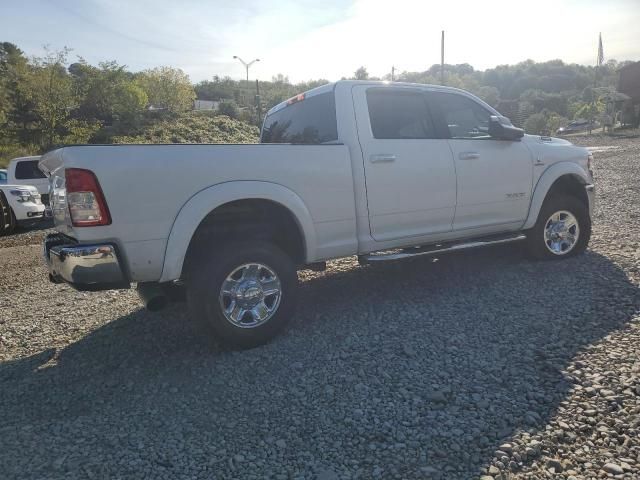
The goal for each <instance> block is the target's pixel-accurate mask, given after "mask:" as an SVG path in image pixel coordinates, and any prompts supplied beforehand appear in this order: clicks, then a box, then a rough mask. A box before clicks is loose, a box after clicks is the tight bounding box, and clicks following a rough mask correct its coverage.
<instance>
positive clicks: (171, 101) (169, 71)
mask: <svg viewBox="0 0 640 480" xmlns="http://www.w3.org/2000/svg"><path fill="white" fill-rule="evenodd" d="M137 81H138V85H140V87H142V89H143V90H144V91H145V92H146V94H147V97H148V99H149V104H150V105H153V106H154V107H159V108H166V109H167V110H169V111H170V112H174V113H177V112H185V111H187V110H191V109H192V108H193V101H194V100H195V99H196V93H195V91H194V89H193V86H192V85H191V82H190V81H189V76H188V75H187V74H186V73H184V72H183V71H182V70H180V69H179V68H171V67H158V68H154V69H151V70H145V71H144V72H142V73H141V74H139V75H138V79H137Z"/></svg>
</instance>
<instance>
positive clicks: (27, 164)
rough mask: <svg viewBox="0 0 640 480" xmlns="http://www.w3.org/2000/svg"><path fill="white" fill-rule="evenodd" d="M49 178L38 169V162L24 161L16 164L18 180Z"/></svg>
mask: <svg viewBox="0 0 640 480" xmlns="http://www.w3.org/2000/svg"><path fill="white" fill-rule="evenodd" d="M32 178H47V177H46V175H45V174H44V173H42V172H41V171H40V169H39V168H38V160H23V161H21V162H18V163H17V164H16V180H30V179H32Z"/></svg>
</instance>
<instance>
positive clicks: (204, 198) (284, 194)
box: [160, 181, 316, 282]
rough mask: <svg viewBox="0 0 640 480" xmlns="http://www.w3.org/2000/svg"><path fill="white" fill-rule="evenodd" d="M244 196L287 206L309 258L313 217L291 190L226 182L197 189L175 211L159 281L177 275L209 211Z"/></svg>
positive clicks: (313, 244)
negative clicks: (302, 238)
mask: <svg viewBox="0 0 640 480" xmlns="http://www.w3.org/2000/svg"><path fill="white" fill-rule="evenodd" d="M248 199H262V200H270V201H272V202H275V203H278V204H280V205H282V206H283V207H285V208H287V209H288V210H289V211H290V212H291V213H292V214H293V216H294V218H295V220H296V222H297V224H298V227H299V228H300V231H301V232H302V235H303V236H304V245H305V255H306V258H307V259H309V258H313V255H314V252H315V250H316V242H315V238H316V235H315V229H314V226H313V220H312V217H311V214H310V213H309V210H308V209H307V207H306V205H305V204H304V202H303V201H302V199H301V198H300V197H299V196H298V195H297V194H296V193H295V192H294V191H292V190H290V189H288V188H286V187H283V186H282V185H279V184H277V183H271V182H259V181H237V182H226V183H221V184H218V185H213V186H211V187H208V188H205V189H204V190H201V191H200V192H198V193H197V194H195V195H194V196H193V197H191V198H190V199H189V201H187V203H185V204H184V205H183V206H182V208H181V209H180V211H179V212H178V216H177V217H176V219H175V221H174V222H173V226H172V227H171V232H170V234H169V238H168V240H167V248H166V252H165V257H164V265H163V268H162V276H161V278H160V282H168V281H171V280H176V279H178V278H180V276H181V274H182V266H183V264H184V259H185V255H186V253H187V249H188V248H189V243H190V242H191V238H192V237H193V235H194V233H195V232H196V229H197V228H198V226H199V225H200V223H201V222H202V220H204V218H205V217H206V216H207V215H208V214H209V213H211V212H212V211H213V210H215V209H216V208H217V207H219V206H221V205H224V204H225V203H229V202H233V201H236V200H248Z"/></svg>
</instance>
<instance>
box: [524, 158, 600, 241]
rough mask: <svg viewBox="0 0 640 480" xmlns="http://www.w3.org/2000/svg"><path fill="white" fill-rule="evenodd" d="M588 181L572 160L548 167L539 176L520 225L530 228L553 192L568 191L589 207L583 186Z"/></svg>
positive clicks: (588, 199) (583, 172)
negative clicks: (526, 212) (526, 213)
mask: <svg viewBox="0 0 640 480" xmlns="http://www.w3.org/2000/svg"><path fill="white" fill-rule="evenodd" d="M589 182H590V180H589V178H588V177H587V174H586V173H585V171H584V170H583V169H582V168H581V167H580V166H579V165H577V164H575V163H573V162H560V163H556V164H554V165H552V166H551V167H549V168H548V169H547V170H546V171H545V172H544V173H543V174H542V175H541V176H540V178H539V180H538V182H537V184H536V186H535V189H534V191H533V196H532V198H531V205H530V207H529V214H528V215H527V219H526V221H525V223H524V226H523V227H522V228H523V229H524V230H526V229H529V228H532V227H533V226H534V225H535V223H536V221H537V219H538V214H539V213H540V209H541V208H542V204H543V203H544V201H545V199H546V198H547V197H548V196H549V194H552V193H554V192H563V193H568V194H569V195H573V196H575V197H577V198H579V199H580V200H581V201H583V202H585V204H586V205H587V207H588V208H589V209H590V207H591V205H590V201H591V200H590V198H589V195H587V192H586V190H585V186H586V185H587V184H588V183H589Z"/></svg>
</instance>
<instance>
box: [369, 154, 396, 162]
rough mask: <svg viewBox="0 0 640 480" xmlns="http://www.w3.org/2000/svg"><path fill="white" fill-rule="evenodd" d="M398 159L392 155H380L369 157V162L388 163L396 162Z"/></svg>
mask: <svg viewBox="0 0 640 480" xmlns="http://www.w3.org/2000/svg"><path fill="white" fill-rule="evenodd" d="M397 158H398V157H396V156H395V155H393V154H391V153H380V154H377V155H371V156H370V157H369V161H370V162H371V163H388V162H395V161H396V159H397Z"/></svg>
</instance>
